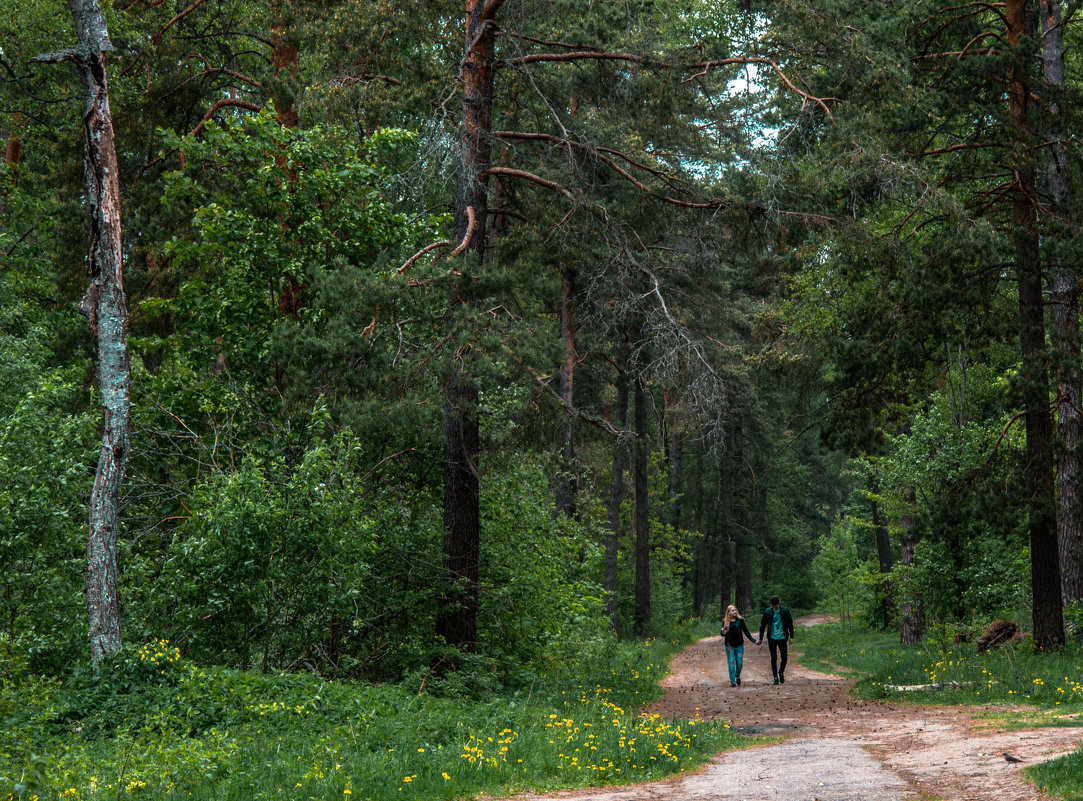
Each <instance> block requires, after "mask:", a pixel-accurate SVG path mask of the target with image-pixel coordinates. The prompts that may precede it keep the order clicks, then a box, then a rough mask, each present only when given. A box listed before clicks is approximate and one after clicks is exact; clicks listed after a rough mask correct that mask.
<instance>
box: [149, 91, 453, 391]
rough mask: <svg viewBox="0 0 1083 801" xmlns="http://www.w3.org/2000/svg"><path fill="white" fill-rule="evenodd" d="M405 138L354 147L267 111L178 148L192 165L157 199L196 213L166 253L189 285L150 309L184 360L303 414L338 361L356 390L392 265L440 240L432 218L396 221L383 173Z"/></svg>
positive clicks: (341, 136)
mask: <svg viewBox="0 0 1083 801" xmlns="http://www.w3.org/2000/svg"><path fill="white" fill-rule="evenodd" d="M412 141H413V140H412V137H411V136H410V135H409V134H407V133H406V132H404V131H401V130H397V129H385V130H382V131H380V132H379V133H377V134H374V135H373V136H371V137H369V138H368V139H366V140H365V141H364V142H363V143H362V144H361V145H355V144H352V143H351V138H350V136H349V135H348V134H347V133H346V132H344V131H342V130H339V129H334V128H326V129H325V128H313V129H308V130H305V131H295V130H291V129H287V128H283V127H282V126H280V125H279V124H278V123H277V122H276V121H275V119H274V115H273V114H272V113H270V112H265V113H263V114H260V115H258V116H256V117H253V118H250V119H247V120H245V121H243V122H241V123H237V124H234V125H222V126H217V125H208V127H207V130H206V132H205V134H204V136H203V137H201V138H200V139H190V140H185V141H184V143H183V148H184V151H185V155H186V159H187V164H188V165H189V166H188V168H187V170H186V171H185V172H183V173H181V172H178V173H175V174H174V175H173V176H172V177H171V179H170V181H169V183H168V188H167V192H166V195H165V197H164V199H163V203H164V208H165V209H166V210H167V211H168V212H169V213H171V214H180V215H185V214H190V215H191V221H192V222H191V224H192V232H193V236H192V238H191V239H190V240H188V239H185V240H181V239H178V240H175V241H174V242H173V243H172V245H171V249H170V254H171V255H172V256H173V257H174V258H175V259H177V260H178V261H179V262H180V263H181V264H182V265H184V267H185V269H186V271H187V272H188V273H189V277H188V278H187V279H186V280H185V281H183V283H182V284H181V285H180V287H179V290H178V292H177V295H176V297H175V298H168V299H161V300H154V301H147V302H146V303H144V310H145V311H146V312H147V313H153V314H156V315H162V314H169V315H171V316H172V319H173V326H174V327H175V328H176V330H178V331H179V332H182V333H183V338H184V339H185V345H186V347H187V348H188V349H192V348H196V349H198V350H199V351H200V352H201V353H202V355H203V358H204V360H205V363H206V364H215V363H216V362H218V361H219V360H221V362H220V364H219V368H220V369H221V368H223V367H224V368H225V369H226V370H229V371H230V373H231V374H232V375H233V376H234V377H235V380H239V381H241V382H242V383H243V384H244V385H245V387H247V388H249V389H250V391H252V392H255V393H262V392H264V391H265V389H266V388H267V387H269V386H277V387H278V388H279V390H280V391H284V392H287V393H293V394H296V393H298V392H302V393H304V395H303V397H305V398H307V402H308V403H311V400H312V398H313V396H314V394H315V390H314V389H313V387H312V386H311V383H310V382H311V381H312V380H313V379H315V380H316V381H317V382H320V383H322V384H324V385H326V382H327V381H328V380H329V378H330V377H331V376H333V375H336V374H339V373H341V372H342V366H343V362H342V360H343V359H346V360H348V361H349V362H352V363H353V370H351V371H350V374H348V375H346V376H344V377H341V378H340V381H341V382H342V383H343V384H344V388H349V387H351V386H355V385H356V384H357V381H358V379H359V377H360V376H359V374H360V373H363V372H364V371H365V369H366V364H365V361H366V354H369V353H370V351H372V350H373V342H372V338H371V336H369V334H368V333H366V329H368V331H369V333H371V330H372V329H371V327H370V323H373V324H374V323H375V321H376V317H377V316H378V315H379V308H380V304H381V302H383V303H391V302H393V295H389V294H388V290H389V289H391V288H394V287H398V288H399V289H401V288H402V287H403V282H402V281H398V282H395V281H393V280H392V274H393V272H394V268H395V267H397V266H398V265H399V264H401V263H402V261H404V260H405V258H406V256H407V255H409V252H410V250H409V249H410V248H416V246H417V245H418V244H419V243H422V244H423V243H424V242H426V241H429V240H431V239H432V238H434V233H435V232H434V227H435V221H434V220H433V219H424V220H423V221H421V222H418V221H415V220H413V219H411V218H410V217H408V216H407V215H406V214H405V213H403V212H400V211H397V210H395V208H394V206H393V204H392V203H391V202H390V201H389V199H388V196H389V194H390V190H389V187H388V181H389V177H388V174H387V172H386V170H384V169H383V168H382V167H381V166H380V163H379V161H380V160H381V159H384V160H386V159H388V158H393V157H394V154H395V153H396V152H398V151H399V150H401V149H403V148H406V149H409V148H410V146H411V142H412ZM170 144H172V145H173V146H181V144H182V143H181V142H179V141H172V142H170ZM376 351H377V353H380V349H379V348H377V349H376ZM372 355H373V356H374V357H375V356H376V354H372ZM373 366H375V365H367V367H369V368H371V367H373ZM381 366H382V365H381Z"/></svg>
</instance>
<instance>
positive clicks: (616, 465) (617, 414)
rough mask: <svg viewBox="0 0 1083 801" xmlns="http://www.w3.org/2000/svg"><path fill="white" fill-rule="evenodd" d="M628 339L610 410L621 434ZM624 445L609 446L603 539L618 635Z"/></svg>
mask: <svg viewBox="0 0 1083 801" xmlns="http://www.w3.org/2000/svg"><path fill="white" fill-rule="evenodd" d="M627 369H628V339H627V337H625V338H624V339H623V341H622V342H621V359H620V369H619V371H618V374H617V400H616V405H615V407H614V409H613V424H614V425H615V426H616V427H617V428H618V429H621V430H623V429H624V428H625V427H626V426H627V425H628V373H627ZM627 447H628V446H627V444H626V443H625V441H624V440H622V439H617V440H616V441H615V442H614V443H613V472H612V474H611V475H610V478H609V499H608V503H607V505H606V511H607V513H608V515H607V517H608V529H607V531H606V535H605V579H604V581H605V611H606V615H607V616H608V617H609V620H610V624H611V625H612V627H613V631H614V632H619V631H620V628H619V620H618V617H617V543H618V541H619V539H620V507H621V502H622V501H623V499H624V466H625V462H626V461H627Z"/></svg>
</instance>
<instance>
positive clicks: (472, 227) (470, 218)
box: [451, 206, 478, 259]
mask: <svg viewBox="0 0 1083 801" xmlns="http://www.w3.org/2000/svg"><path fill="white" fill-rule="evenodd" d="M477 227H478V219H477V214H476V213H475V212H474V207H473V206H467V207H466V233H465V234H464V235H463V241H462V242H460V243H459V246H458V247H457V248H455V250H453V251H451V258H453V259H454V258H456V257H457V256H461V255H462V254H463V253H465V252H466V249H467V248H468V247H470V240H471V239H473V238H474V232H475V231H476V230H477Z"/></svg>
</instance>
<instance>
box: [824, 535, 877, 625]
mask: <svg viewBox="0 0 1083 801" xmlns="http://www.w3.org/2000/svg"><path fill="white" fill-rule="evenodd" d="M818 544H819V553H817V555H816V558H815V559H814V560H813V561H812V575H813V578H814V579H815V581H816V586H817V587H818V588H819V589H820V591H821V592H822V593H823V600H824V601H825V602H826V603H827V605H828V608H829V609H831V611H833V612H835V613H836V614H838V616H839V620H840V622H841V624H842V626H843V627H844V628H845V627H846V625H847V624H848V623H849V620H850V617H851V616H852V615H853V614H854V613H855V611H857V609H858V608H859V607H860V606H862V605H868V604H869V603H870V602H871V598H870V597H869V596H868V594H867V593H865V592H864V591H863V590H864V585H865V582H864V580H863V579H864V577H865V575H866V574H867V573H868V565H867V563H863V562H861V561H860V559H859V557H858V550H857V538H856V536H855V532H854V524H853V521H852V520H850V519H844V520H843V521H842V522H840V523H836V524H834V525H832V526H831V533H830V534H828V535H825V536H822V537H820V541H819V543H818Z"/></svg>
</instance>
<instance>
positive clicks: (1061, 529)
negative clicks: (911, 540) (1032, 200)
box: [1040, 0, 1083, 604]
mask: <svg viewBox="0 0 1083 801" xmlns="http://www.w3.org/2000/svg"><path fill="white" fill-rule="evenodd" d="M1040 8H1041V13H1040V19H1041V26H1042V45H1043V52H1042V65H1043V77H1044V79H1045V85H1046V89H1047V95H1048V98H1047V103H1046V107H1047V109H1048V110H1047V115H1048V116H1047V120H1048V122H1047V124H1046V125H1045V131H1044V135H1043V138H1044V139H1045V140H1046V141H1048V142H1051V143H1052V144H1051V145H1050V146H1049V148H1048V150H1047V157H1046V159H1047V160H1046V164H1045V175H1044V177H1045V189H1046V192H1045V194H1046V195H1047V196H1048V201H1047V203H1048V205H1049V210H1050V212H1052V216H1053V219H1054V223H1053V227H1054V230H1053V232H1052V236H1050V237H1049V239H1050V240H1051V241H1052V245H1051V247H1049V248H1047V249H1046V251H1045V252H1046V253H1048V254H1049V255H1048V256H1047V259H1048V262H1049V271H1050V277H1051V280H1052V303H1051V304H1050V311H1049V330H1050V341H1051V343H1052V345H1053V350H1054V352H1055V354H1056V362H1055V363H1056V372H1057V435H1058V440H1059V442H1058V446H1059V447H1058V451H1059V457H1060V458H1059V460H1058V462H1057V541H1058V547H1059V558H1060V570H1061V592H1062V595H1063V597H1062V599H1061V600H1062V602H1063V603H1065V604H1067V603H1068V602H1070V601H1074V600H1079V599H1081V598H1083V499H1081V498H1080V493H1081V491H1083V488H1081V487H1080V485H1079V482H1080V477H1081V476H1083V416H1081V414H1080V410H1081V409H1083V377H1081V375H1080V367H1079V351H1080V334H1079V280H1080V279H1079V271H1078V269H1073V266H1072V264H1071V263H1070V262H1069V258H1068V256H1067V255H1066V253H1065V251H1064V246H1065V244H1066V240H1070V239H1072V238H1074V237H1076V236H1078V233H1077V228H1076V227H1075V226H1074V225H1072V224H1071V221H1072V219H1073V218H1074V217H1075V216H1076V215H1075V209H1074V206H1073V192H1072V165H1071V162H1070V161H1069V158H1068V150H1067V147H1066V146H1065V142H1066V140H1067V130H1066V127H1065V122H1064V113H1063V109H1062V106H1063V103H1064V95H1065V91H1066V81H1065V74H1064V30H1063V28H1062V26H1061V9H1060V2H1059V0H1042V2H1041V5H1040Z"/></svg>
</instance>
